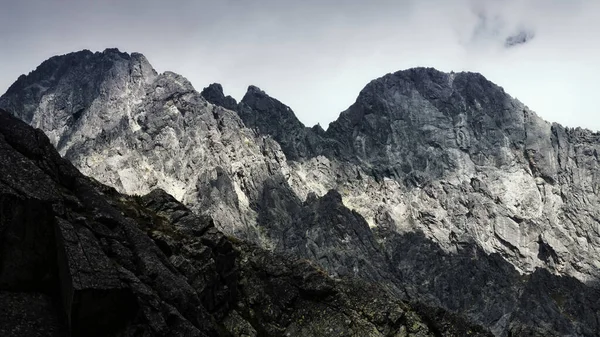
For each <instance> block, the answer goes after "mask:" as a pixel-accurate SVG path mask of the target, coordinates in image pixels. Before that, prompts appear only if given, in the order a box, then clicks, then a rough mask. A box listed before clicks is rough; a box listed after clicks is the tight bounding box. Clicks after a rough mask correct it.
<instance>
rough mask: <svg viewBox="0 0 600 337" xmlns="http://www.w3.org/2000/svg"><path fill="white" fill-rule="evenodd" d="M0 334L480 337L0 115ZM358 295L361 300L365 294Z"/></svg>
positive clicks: (456, 320) (473, 329) (449, 318)
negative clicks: (103, 172)
mask: <svg viewBox="0 0 600 337" xmlns="http://www.w3.org/2000/svg"><path fill="white" fill-rule="evenodd" d="M0 153H1V154H2V156H1V157H0V158H1V159H0V171H1V172H2V173H3V176H2V179H1V180H0V210H1V213H0V215H1V217H0V219H1V222H0V224H1V225H2V226H1V227H0V228H1V229H2V231H0V299H1V301H2V309H0V333H1V334H2V336H7V337H11V336H65V335H71V336H173V335H176V336H265V335H268V336H275V335H293V336H315V335H320V336H326V335H336V336H437V335H439V334H440V333H442V334H444V336H463V335H464V334H466V333H469V334H472V335H474V336H491V334H489V333H487V332H485V331H484V330H483V329H482V328H480V327H477V326H470V325H468V323H466V322H465V321H464V320H462V319H461V318H460V317H456V316H453V315H451V314H449V313H446V312H444V311H443V310H440V309H431V308H426V307H422V306H418V307H412V306H411V305H409V304H407V303H405V302H402V301H400V300H396V299H394V298H393V297H392V296H390V295H389V292H388V291H387V290H386V289H385V288H383V287H378V286H377V285H372V284H367V283H364V282H361V281H358V280H352V279H346V278H344V279H336V280H334V279H332V278H330V277H328V276H327V275H326V274H325V273H324V272H323V270H320V269H318V268H317V267H316V266H314V265H313V264H311V263H309V262H308V261H306V260H304V261H301V260H298V259H293V258H286V257H283V256H276V255H273V254H271V253H269V252H267V251H264V250H262V249H260V248H258V247H256V246H254V245H250V244H247V243H244V242H241V241H238V240H234V239H230V238H227V237H226V236H224V235H223V234H222V233H221V232H220V231H219V230H217V229H216V228H215V227H214V225H213V222H212V221H211V219H210V218H207V217H202V216H197V215H195V214H194V213H192V212H191V211H190V210H189V209H188V208H186V207H185V206H184V205H182V204H181V203H179V202H178V201H177V200H175V199H174V198H173V197H172V196H170V195H168V194H167V193H165V192H164V191H162V190H154V191H152V192H151V193H149V194H147V195H145V196H137V197H132V196H126V195H122V194H120V193H118V192H117V191H116V190H114V189H113V188H110V187H108V186H105V185H102V184H100V183H98V182H97V181H95V180H92V179H90V178H87V177H85V176H84V175H83V174H81V173H80V172H79V171H78V170H77V169H76V168H75V167H74V166H73V165H72V164H70V163H69V162H68V161H66V160H65V159H63V158H61V157H60V156H59V154H58V153H57V152H56V150H55V149H54V148H53V146H52V145H51V143H50V141H49V139H48V138H47V137H46V136H45V135H44V134H43V133H42V132H41V131H39V130H35V129H33V128H31V127H29V126H28V125H26V124H25V123H23V122H21V121H19V120H17V119H16V118H14V117H13V116H11V114H9V113H8V112H6V111H3V110H0ZM365 295H368V296H367V297H365Z"/></svg>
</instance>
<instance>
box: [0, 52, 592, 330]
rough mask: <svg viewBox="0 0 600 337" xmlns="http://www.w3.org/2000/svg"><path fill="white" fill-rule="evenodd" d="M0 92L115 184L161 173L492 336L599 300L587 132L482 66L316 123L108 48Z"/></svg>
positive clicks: (242, 224) (263, 234)
mask: <svg viewBox="0 0 600 337" xmlns="http://www.w3.org/2000/svg"><path fill="white" fill-rule="evenodd" d="M86 88H87V89H86ZM80 89H81V90H80ZM0 107H2V108H5V109H7V110H9V111H13V112H14V114H15V115H16V116H18V117H19V118H21V119H23V120H24V121H26V122H28V123H29V124H30V125H33V126H36V127H39V128H41V129H42V130H44V132H46V133H47V134H48V136H49V138H50V140H51V141H52V143H53V144H54V145H55V146H57V148H58V150H59V151H60V153H61V154H63V155H64V156H65V157H66V158H67V159H69V160H70V161H71V162H73V163H74V164H75V166H76V167H77V168H79V169H80V170H81V171H82V172H83V173H85V174H88V175H90V176H92V177H94V178H95V179H98V180H99V181H101V182H103V183H106V184H108V185H111V186H113V187H115V188H116V189H117V190H119V191H120V192H123V193H128V194H145V193H147V192H149V191H150V190H152V189H154V188H162V189H164V190H165V191H167V192H168V193H170V194H172V195H173V196H175V197H176V198H177V199H178V200H179V201H181V202H183V203H184V204H186V205H187V206H189V207H190V208H191V209H192V210H194V211H195V212H197V213H202V214H206V215H209V216H211V217H212V218H213V219H214V221H215V224H216V225H217V227H218V228H219V229H221V230H223V231H224V232H225V233H227V234H229V235H234V236H237V237H240V238H243V239H248V240H250V241H253V242H256V243H258V244H259V245H261V246H262V247H265V248H268V249H271V250H275V251H279V252H287V253H293V254H296V255H298V256H301V257H304V258H308V259H311V260H314V261H316V262H318V263H319V264H320V265H322V266H323V267H324V268H326V270H327V271H328V272H329V273H330V274H332V275H356V276H359V277H361V278H364V279H367V280H370V281H376V282H385V283H386V284H389V285H390V286H391V287H392V289H394V291H395V292H396V293H397V294H398V296H402V297H406V298H409V299H412V300H415V299H416V300H419V301H423V302H425V303H428V304H432V305H439V306H442V307H445V308H449V309H451V310H453V311H456V312H459V313H462V314H465V315H467V316H468V317H469V318H470V319H471V320H473V321H475V322H477V323H481V324H484V325H485V326H487V327H489V328H490V329H492V331H493V332H494V333H495V334H496V335H499V336H505V335H507V334H508V333H509V332H513V333H517V332H518V333H526V332H532V333H537V334H539V335H544V334H546V335H547V334H551V333H554V334H558V335H562V334H565V333H572V332H573V331H582V332H578V333H579V334H580V335H590V336H592V335H594V334H595V333H597V332H598V327H597V323H594V322H592V320H591V317H595V315H596V314H595V312H596V307H595V305H594V304H592V302H589V301H584V302H583V304H581V301H580V300H576V299H575V297H572V296H571V295H569V290H568V289H569V288H570V287H576V288H577V287H581V289H585V290H581V292H582V293H588V292H589V294H592V295H590V298H595V297H594V296H596V295H595V294H596V290H594V289H595V288H594V287H595V286H594V284H595V282H596V280H597V278H598V276H599V268H600V262H598V259H597V256H598V249H599V247H600V239H599V237H600V236H599V234H600V233H599V231H600V227H599V225H598V221H597V219H600V208H599V207H598V206H597V205H598V201H599V200H598V190H599V189H598V187H599V180H598V178H597V176H598V174H599V173H600V172H599V169H598V159H597V152H598V149H599V147H600V139H599V138H600V135H597V134H594V133H592V132H590V131H587V130H582V129H568V128H564V127H562V126H560V125H558V124H550V123H548V122H546V121H543V120H542V119H540V118H539V117H538V116H537V115H536V114H535V113H534V112H532V111H531V110H529V109H528V108H527V107H526V106H525V105H524V104H522V103H521V102H519V101H517V100H515V99H513V98H512V97H510V96H509V95H508V94H507V93H505V92H504V90H503V89H502V88H500V87H498V86H496V85H495V84H493V83H491V82H489V81H487V80H486V79H485V78H484V77H483V76H481V75H479V74H474V73H449V74H448V73H442V72H439V71H437V70H435V69H431V68H416V69H410V70H406V71H400V72H397V73H394V74H388V75H385V76H384V77H382V78H379V79H376V80H374V81H372V82H371V83H369V84H368V85H367V86H366V87H365V88H364V89H363V90H362V91H361V93H360V94H359V96H358V98H357V100H356V102H355V103H354V104H353V105H352V106H351V107H350V108H348V110H346V111H344V112H342V113H341V114H340V117H339V118H338V119H337V120H336V121H334V122H333V123H331V124H330V126H329V128H328V129H327V130H326V131H325V130H323V129H321V128H320V127H318V126H315V127H312V128H308V127H305V126H304V125H303V124H302V123H301V122H300V121H299V120H298V119H297V118H296V116H295V115H294V113H293V111H292V110H291V109H290V108H289V107H287V106H286V105H285V104H283V103H281V102H279V101H277V100H276V99H274V98H272V97H270V96H268V95H267V94H266V93H265V92H264V91H262V90H260V89H259V88H257V87H254V86H250V87H249V89H248V92H247V93H246V95H245V96H244V98H243V99H242V100H241V101H240V102H239V103H237V102H236V101H235V100H234V99H233V98H231V97H229V96H225V95H224V93H223V88H222V87H221V86H220V85H217V84H213V85H211V86H209V87H207V88H205V89H204V90H203V91H202V93H198V92H197V91H196V90H195V89H194V88H193V87H192V86H191V84H190V83H189V82H188V81H187V80H186V79H185V78H184V77H182V76H180V75H177V74H174V73H169V72H167V73H163V74H157V73H156V72H155V71H154V70H153V69H152V67H151V66H150V65H149V64H148V62H147V61H146V59H145V58H144V57H143V56H142V55H139V54H131V55H128V54H125V53H120V52H118V51H116V50H106V51H105V52H103V53H91V52H79V53H73V54H69V55H65V56H60V57H55V58H52V59H50V60H48V61H46V62H44V63H43V64H42V65H41V66H40V67H38V69H36V70H35V71H34V72H32V73H31V74H29V75H27V76H23V77H21V78H19V80H18V81H17V82H16V83H15V84H14V85H13V86H12V87H11V88H10V89H9V91H8V92H7V93H6V94H5V95H4V96H2V98H0ZM332 190H334V191H332ZM411 247H412V248H411ZM432 252H435V253H432ZM461 261H462V262H461ZM465 275H471V277H470V278H466V279H465V278H464V276H465ZM571 282H572V284H571ZM574 284H576V286H573V285H574ZM534 285H535V286H534ZM463 286H464V287H469V289H470V290H468V289H467V290H464V289H463V288H462V287H463ZM536 287H537V288H536ZM544 287H547V288H548V289H547V291H546V293H545V294H542V293H541V292H540V291H541V290H540V289H545V288H544ZM473 289H477V291H474V290H473ZM534 290H535V291H534ZM553 292H554V293H553ZM555 293H557V294H560V296H566V297H567V298H569V300H561V301H558V302H557V301H555V300H553V299H556V298H555V297H556V296H558V295H556V296H555V297H552V296H553V295H551V294H555ZM548 296H550V297H548ZM525 298H528V299H529V300H532V299H534V300H535V301H537V302H539V303H543V304H542V305H541V309H539V310H540V311H539V312H537V311H536V310H537V309H536V310H533V309H531V308H529V307H528V306H526V305H525V304H524V303H522V302H523V301H524V299H525ZM561 298H562V297H561ZM559 302H560V303H559ZM578 306H581V308H580V307H578ZM526 307H527V308H528V309H526ZM571 311H572V312H573V313H572V314H570V312H571ZM569 315H570V316H569ZM565 317H574V319H573V320H569V319H567V318H565ZM542 323H543V324H542ZM530 328H531V329H530ZM528 329H530V330H528ZM578 329H579V330H578Z"/></svg>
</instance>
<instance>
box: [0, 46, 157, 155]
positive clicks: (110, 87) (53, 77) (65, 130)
mask: <svg viewBox="0 0 600 337" xmlns="http://www.w3.org/2000/svg"><path fill="white" fill-rule="evenodd" d="M156 76H157V73H156V71H155V70H154V68H152V66H151V65H150V63H149V62H148V60H147V59H146V58H145V57H144V56H143V55H142V54H138V53H133V54H131V55H129V54H127V53H122V52H120V51H118V49H107V50H105V51H104V52H96V53H92V52H91V51H89V50H83V51H80V52H75V53H70V54H66V55H61V56H55V57H52V58H50V59H49V60H47V61H45V62H43V63H42V64H41V65H40V66H39V67H38V68H36V69H35V70H34V71H33V72H31V73H30V74H28V75H26V76H21V77H20V78H19V80H18V81H17V82H16V83H15V84H13V85H12V86H11V88H10V89H9V90H8V91H7V93H6V94H5V95H3V96H2V97H1V98H0V107H2V108H5V109H6V110H8V111H11V112H12V113H14V114H15V116H17V117H18V118H20V119H22V120H24V121H26V122H27V123H29V124H30V125H33V126H35V127H38V128H41V129H43V130H45V131H46V134H47V135H48V137H49V138H50V140H51V142H52V143H53V144H54V145H55V146H57V148H58V150H59V151H60V152H61V153H65V152H66V151H67V150H68V149H69V148H70V147H71V146H72V145H73V144H75V143H80V142H83V141H85V140H87V139H90V138H94V137H96V136H97V135H98V134H99V133H100V132H102V130H106V129H111V128H113V127H114V125H115V123H118V122H119V121H120V120H121V118H122V117H123V116H126V118H127V119H129V120H130V121H132V119H133V117H132V116H129V114H130V112H131V110H132V106H133V105H135V104H136V99H131V96H130V95H129V94H127V93H129V92H130V93H132V94H133V95H134V96H137V97H139V96H142V95H145V91H144V90H145V89H144V88H145V86H146V85H148V84H149V83H151V82H152V81H154V79H155V78H156ZM32 101H35V102H38V104H36V105H31V104H26V102H32ZM109 105H110V106H109ZM112 106H114V107H115V109H113V108H112ZM133 124H134V123H133V122H132V125H133Z"/></svg>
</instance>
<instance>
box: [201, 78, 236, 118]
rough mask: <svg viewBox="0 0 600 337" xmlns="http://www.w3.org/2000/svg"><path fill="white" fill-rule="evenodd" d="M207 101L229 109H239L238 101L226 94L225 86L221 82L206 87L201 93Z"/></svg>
mask: <svg viewBox="0 0 600 337" xmlns="http://www.w3.org/2000/svg"><path fill="white" fill-rule="evenodd" d="M200 94H201V95H202V97H204V98H205V99H206V100H207V101H209V102H210V103H212V104H215V105H219V106H222V107H224V108H225V109H229V110H234V111H235V110H236V109H237V105H238V103H237V101H236V100H235V99H234V98H233V97H231V96H229V95H228V96H225V94H224V93H223V86H222V85H221V84H219V83H213V84H211V85H209V86H208V87H206V88H204V89H203V90H202V92H201V93H200Z"/></svg>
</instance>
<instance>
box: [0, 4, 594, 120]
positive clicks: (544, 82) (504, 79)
mask: <svg viewBox="0 0 600 337" xmlns="http://www.w3.org/2000/svg"><path fill="white" fill-rule="evenodd" d="M0 5H1V6H0V48H1V49H0V50H1V52H0V74H1V76H0V92H2V93H3V92H5V91H6V89H7V88H8V86H10V84H11V83H12V82H14V81H15V80H16V78H17V77H18V76H19V75H20V74H23V73H28V72H30V71H31V70H33V69H35V67H37V66H38V65H39V64H40V63H41V62H42V61H44V60H45V59H47V58H49V57H51V56H53V55H57V54H65V53H68V52H72V51H77V50H81V49H90V50H92V51H102V50H103V49H105V48H107V47H117V48H119V49H120V50H121V51H126V52H134V51H136V52H141V53H143V54H144V55H146V57H147V58H148V59H149V60H150V62H151V63H152V65H153V66H154V67H155V68H156V69H157V71H159V72H162V71H166V70H171V71H174V72H177V73H180V74H182V75H184V76H185V77H187V78H188V79H189V80H190V81H191V82H192V84H193V85H194V86H195V87H196V89H197V90H199V91H200V90H202V88H203V87H205V86H207V85H208V84H210V83H212V82H219V83H221V84H223V87H224V89H225V93H226V94H230V95H232V96H234V97H235V98H236V99H238V100H239V99H241V97H242V96H243V95H244V93H245V91H246V88H247V87H248V85H250V84H254V85H257V86H259V87H261V88H262V89H263V90H265V91H266V92H267V93H268V94H270V95H271V96H273V97H275V98H277V99H279V100H280V101H282V102H283V103H285V104H287V105H289V106H290V107H291V108H292V109H293V110H294V111H295V112H296V114H297V115H298V117H299V118H300V120H302V122H304V123H305V124H307V125H309V126H311V125H313V124H315V123H320V124H321V125H322V126H323V127H326V126H327V125H328V123H329V122H331V121H333V120H334V119H335V118H336V117H337V116H338V114H339V113H340V112H341V111H343V110H345V109H346V108H347V107H348V106H349V105H350V104H352V103H353V102H354V100H355V98H356V96H357V95H358V93H359V91H360V90H361V89H362V88H363V87H364V86H365V85H366V84H367V83H368V82H369V81H370V80H372V79H375V78H377V77H380V76H383V75H385V74H386V73H388V72H394V71H397V70H402V69H406V68H410V67H414V66H431V67H435V68H438V69H440V70H443V71H451V70H453V71H463V70H468V71H476V72H480V73H482V74H483V75H484V76H486V77H487V78H488V79H490V80H492V81H493V82H495V83H497V84H499V85H501V86H503V87H504V89H505V90H506V91H507V92H508V93H510V94H511V95H512V96H514V97H517V98H518V99H519V100H521V101H522V102H523V103H525V104H526V105H528V106H529V107H530V108H532V109H533V110H535V111H537V112H538V113H539V114H540V115H541V116H542V117H544V118H545V119H547V120H549V121H556V122H560V123H562V124H564V125H568V126H583V127H587V128H590V129H594V130H600V108H598V103H597V96H596V95H599V91H600V85H599V84H598V79H600V61H599V60H600V0H396V1H387V0H370V1H358V0H349V1H344V0H337V1H334V0H318V1H317V0H304V1H287V0H255V1H251V0H221V1H218V0H211V1H202V0H197V1H191V0H180V1H166V0H165V1H158V0H130V1H127V0H103V1H101V0H96V1H91V0H0ZM507 39H509V40H511V41H522V40H527V41H526V42H525V43H521V44H516V45H514V46H513V47H510V48H507V47H506V42H507Z"/></svg>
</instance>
